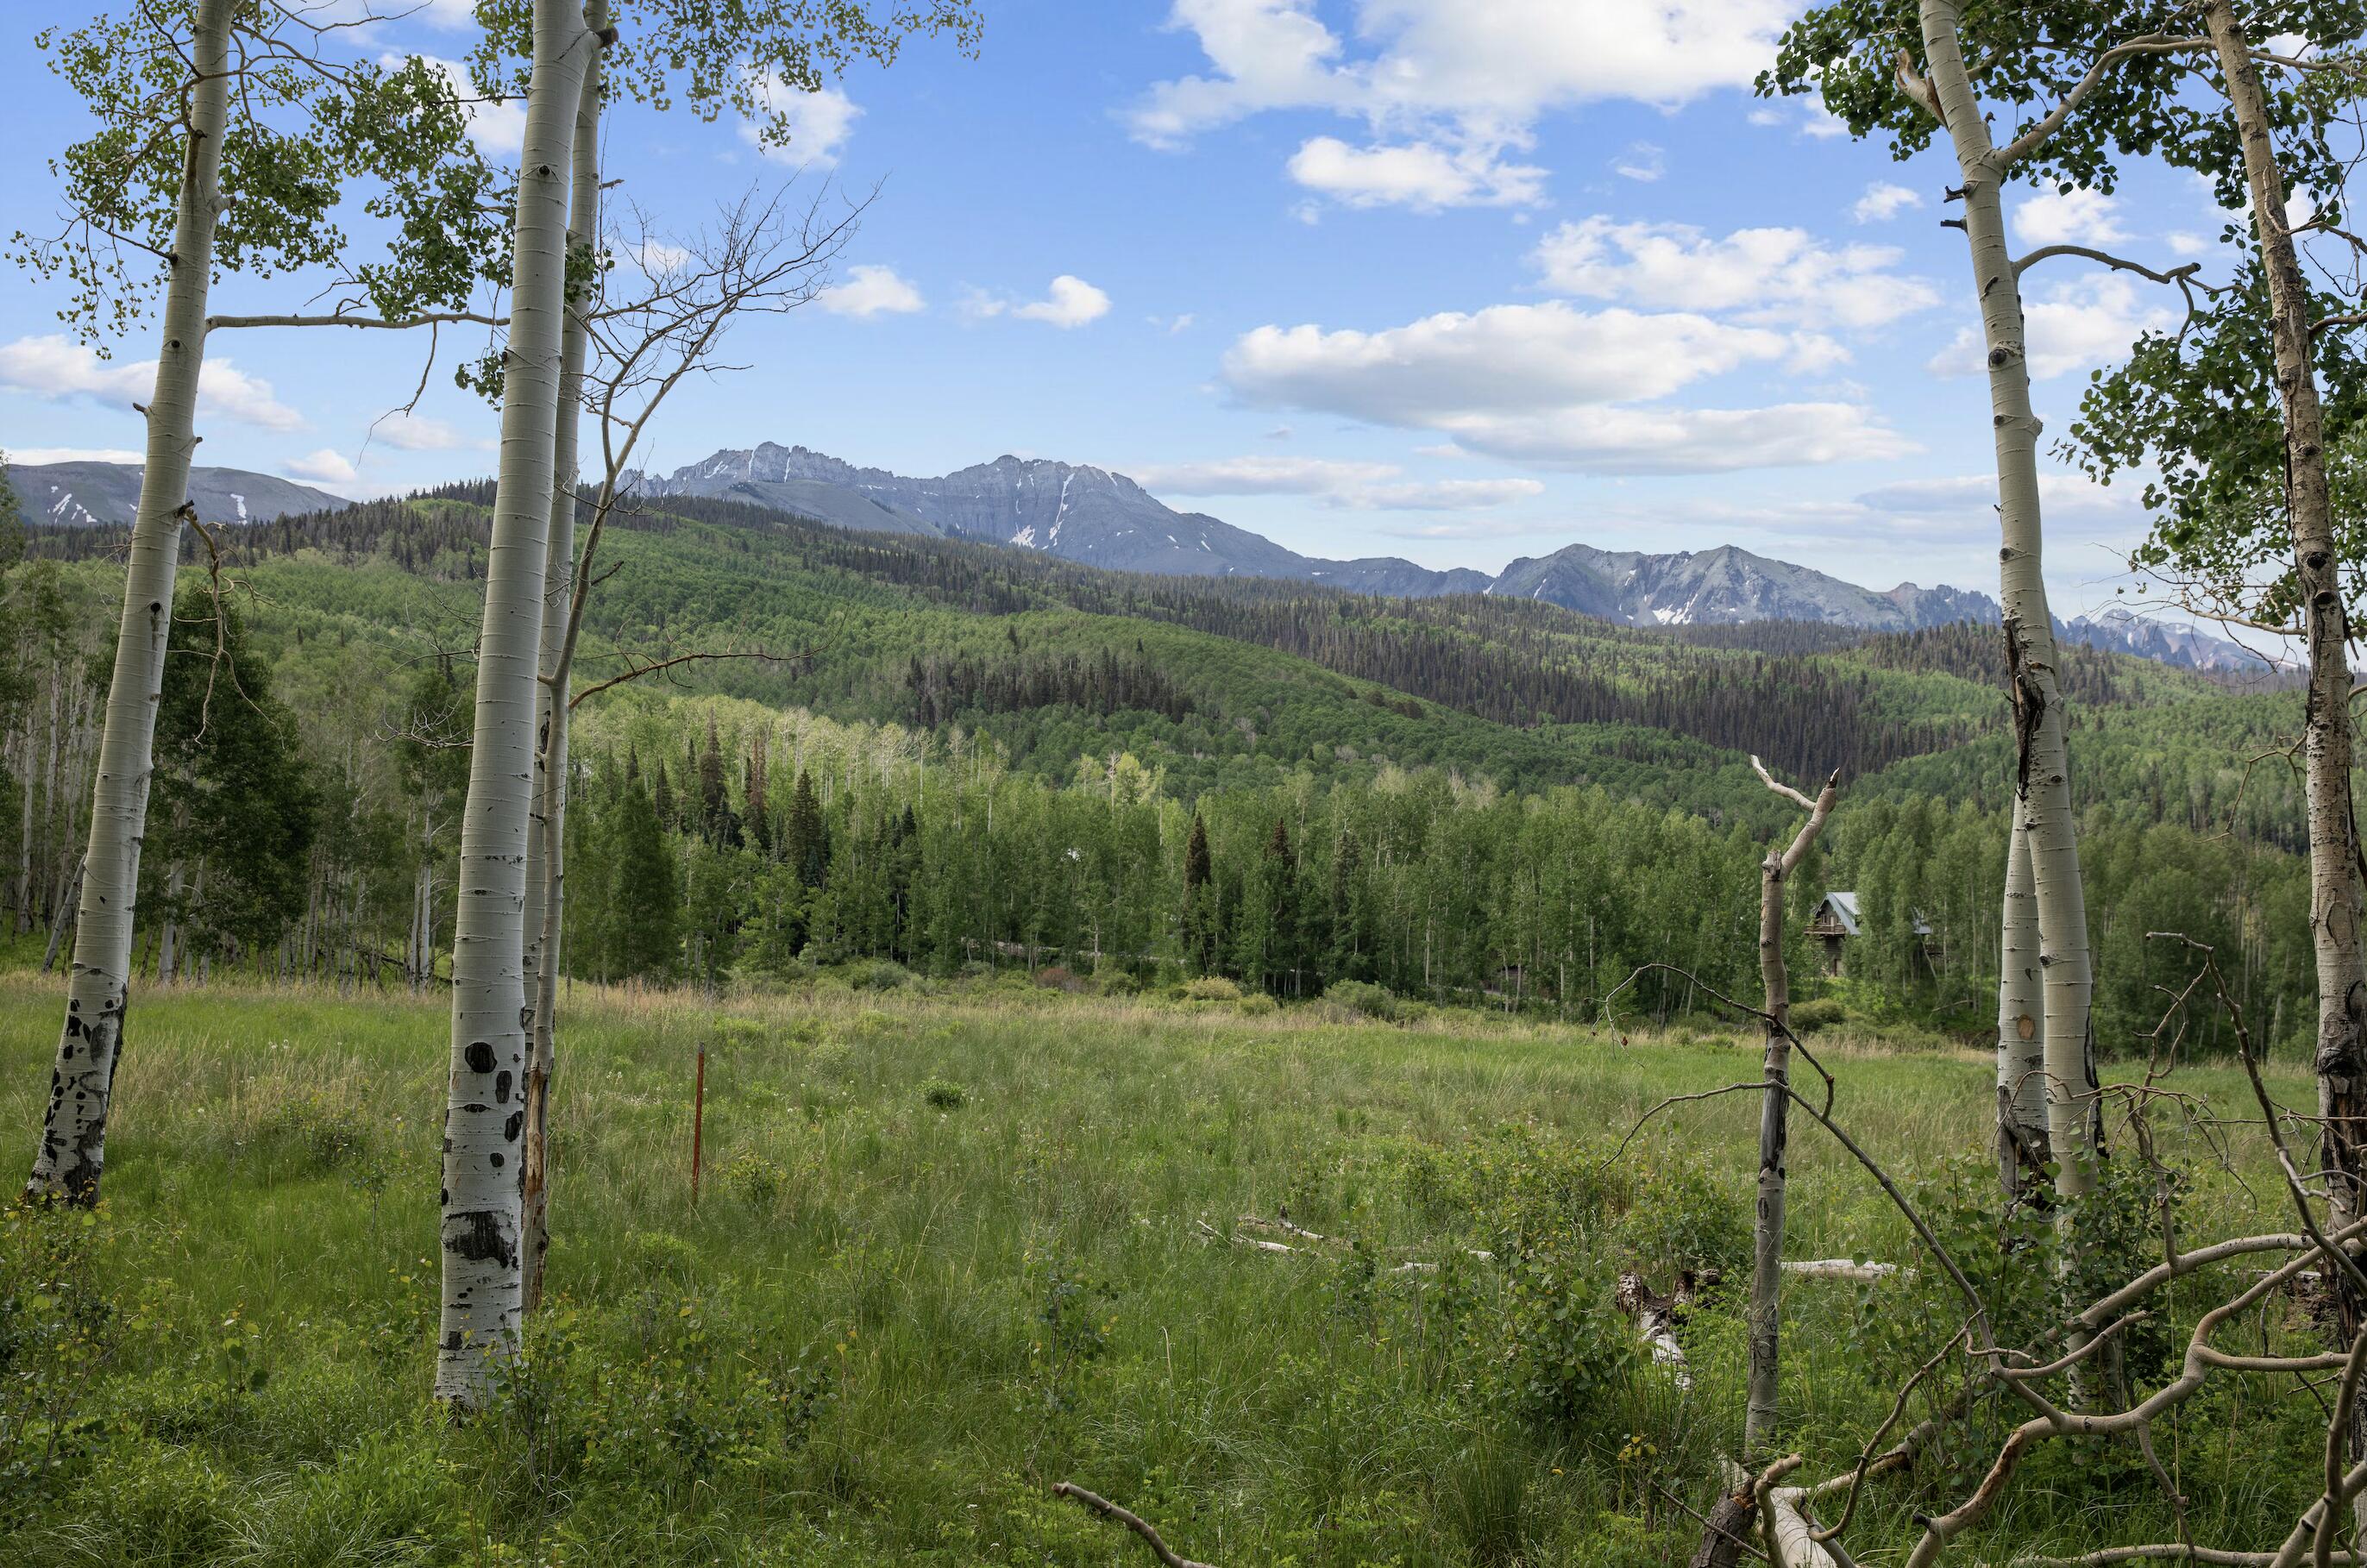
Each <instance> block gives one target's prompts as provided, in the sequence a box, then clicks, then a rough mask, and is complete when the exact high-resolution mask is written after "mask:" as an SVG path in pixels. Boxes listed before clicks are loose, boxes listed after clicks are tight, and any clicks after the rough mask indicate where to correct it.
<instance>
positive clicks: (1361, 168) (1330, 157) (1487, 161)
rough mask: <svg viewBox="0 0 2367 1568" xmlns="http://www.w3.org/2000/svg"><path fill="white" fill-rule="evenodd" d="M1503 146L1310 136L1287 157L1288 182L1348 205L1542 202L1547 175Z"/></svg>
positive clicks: (1430, 208) (1425, 208)
mask: <svg viewBox="0 0 2367 1568" xmlns="http://www.w3.org/2000/svg"><path fill="white" fill-rule="evenodd" d="M1501 151H1502V148H1501V145H1499V146H1492V147H1491V146H1488V145H1486V144H1483V143H1472V144H1470V145H1467V146H1465V147H1462V148H1460V149H1456V150H1452V151H1450V150H1449V149H1447V148H1445V147H1443V146H1440V145H1438V144H1437V143H1435V142H1431V141H1416V142H1410V143H1406V144H1403V145H1398V146H1389V145H1379V144H1376V145H1374V146H1371V147H1351V146H1350V145H1348V143H1346V142H1345V141H1341V140H1340V139H1339V138H1338V137H1336V136H1318V137H1314V138H1312V139H1311V140H1309V141H1307V142H1306V143H1305V144H1304V145H1302V146H1301V147H1300V148H1299V149H1298V151H1297V152H1295V153H1293V154H1292V155H1291V159H1290V177H1291V178H1292V179H1294V180H1296V181H1297V182H1298V183H1299V184H1300V185H1302V186H1306V187H1307V188H1308V190H1312V191H1317V192H1319V193H1321V194H1322V195H1325V196H1328V197H1331V198H1332V199H1333V200H1335V201H1340V202H1344V203H1346V204H1347V205H1348V206H1350V207H1409V208H1411V209H1413V210H1415V211H1417V212H1435V211H1437V210H1438V209H1441V208H1446V207H1525V206H1532V205H1534V204H1535V203H1537V202H1539V201H1542V200H1544V199H1545V174H1546V171H1545V170H1543V169H1540V168H1537V167H1535V166H1534V165H1532V164H1508V163H1505V162H1503V161H1502V159H1501V156H1500V154H1501Z"/></svg>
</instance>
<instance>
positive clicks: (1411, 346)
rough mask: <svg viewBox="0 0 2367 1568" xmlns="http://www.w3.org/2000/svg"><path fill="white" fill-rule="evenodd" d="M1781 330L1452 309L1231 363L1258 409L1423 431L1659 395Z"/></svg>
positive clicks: (1268, 336) (1272, 345)
mask: <svg viewBox="0 0 2367 1568" xmlns="http://www.w3.org/2000/svg"><path fill="white" fill-rule="evenodd" d="M1790 346H1791V344H1790V340H1789V339H1788V338H1786V337H1785V336H1784V335H1783V334H1782V333H1772V332H1767V331H1763V330H1761V329H1758V328H1753V327H1741V326H1731V325H1727V323H1724V322H1721V321H1711V320H1710V319H1709V318H1708V317H1706V316H1700V315H1692V314H1686V313H1682V312H1666V313H1661V314H1656V315H1645V314H1639V313H1638V312H1636V311H1633V310H1599V311H1588V310H1578V309H1576V308H1575V307H1573V306H1570V305H1568V304H1564V303H1562V302H1561V301H1558V300H1553V301H1548V302H1547V303H1545V304H1542V305H1493V306H1489V308H1488V309H1486V310H1479V311H1477V312H1473V313H1470V314H1466V313H1464V312H1461V311H1447V312H1444V313H1442V314H1439V315H1435V316H1428V317H1424V318H1423V319H1422V320H1421V321H1415V322H1412V323H1411V324H1410V325H1407V326H1402V327H1392V328H1389V329H1387V330H1386V331H1383V332H1377V333H1363V332H1355V331H1341V332H1325V331H1324V330H1323V329H1322V328H1320V327H1318V326H1297V327H1276V326H1265V327H1259V328H1257V329H1256V330H1254V331H1252V332H1250V333H1244V334H1243V335H1242V336H1241V337H1240V339H1238V340H1237V341H1236V342H1235V343H1234V344H1233V346H1232V347H1231V349H1229V351H1228V352H1227V353H1226V355H1225V362H1224V377H1225V380H1226V381H1227V383H1228V384H1229V385H1230V386H1231V387H1232V389H1234V390H1235V391H1237V392H1239V393H1240V394H1241V396H1243V397H1244V398H1246V399H1248V400H1250V401H1251V402H1258V403H1270V404H1277V405H1284V404H1296V405H1300V406H1304V407H1309V408H1319V409H1327V410H1330V411H1332V412H1339V413H1345V414H1348V415H1350V416H1352V417H1353V418H1358V419H1367V420H1371V421H1374V422H1375V423H1383V424H1425V423H1430V422H1431V420H1433V418H1434V417H1435V416H1436V415H1437V414H1439V413H1440V412H1442V411H1445V410H1452V409H1475V408H1502V409H1520V408H1530V407H1535V406H1537V405H1539V404H1541V403H1543V404H1562V403H1580V402H1610V401H1613V400H1623V399H1635V398H1656V397H1660V396H1663V395H1665V394H1667V393H1669V392H1672V391H1675V390H1676V389H1678V388H1680V387H1682V386H1684V385H1686V384H1687V383H1689V382H1692V381H1694V380H1697V379H1699V378H1702V377H1704V376H1709V375H1716V374H1718V373H1720V372H1723V371H1727V370H1731V369H1734V368H1735V367H1738V366H1741V365H1746V364H1750V363H1752V362H1754V361H1770V360H1777V359H1781V358H1782V357H1783V356H1784V354H1785V353H1786V352H1788V350H1789V349H1790Z"/></svg>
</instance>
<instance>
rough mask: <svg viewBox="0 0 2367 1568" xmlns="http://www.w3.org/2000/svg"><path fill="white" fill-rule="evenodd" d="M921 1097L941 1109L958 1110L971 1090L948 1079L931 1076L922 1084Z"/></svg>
mask: <svg viewBox="0 0 2367 1568" xmlns="http://www.w3.org/2000/svg"><path fill="white" fill-rule="evenodd" d="M921 1098H922V1099H923V1100H927V1101H928V1102H929V1103H930V1104H931V1105H934V1106H935V1107H936V1108H937V1109H938V1110H940V1111H958V1110H960V1109H961V1106H962V1102H963V1101H964V1100H968V1098H969V1091H968V1089H964V1088H962V1086H961V1085H959V1084H957V1083H954V1082H952V1081H950V1080H948V1079H946V1078H931V1079H930V1080H929V1081H928V1082H926V1083H924V1084H923V1085H922V1086H921Z"/></svg>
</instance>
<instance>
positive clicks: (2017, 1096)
mask: <svg viewBox="0 0 2367 1568" xmlns="http://www.w3.org/2000/svg"><path fill="white" fill-rule="evenodd" d="M2004 924H2005V931H2004V940H2003V942H2001V944H2000V950H1999V962H1998V1037H1997V1092H1998V1180H1999V1182H2000V1183H2001V1184H2003V1186H2004V1188H2005V1195H2006V1197H2007V1198H2008V1200H2013V1199H2018V1198H2022V1197H2023V1196H2025V1195H2027V1194H2028V1192H2029V1191H2030V1190H2031V1188H2032V1186H2033V1183H2035V1182H2039V1181H2043V1180H2044V1179H2045V1176H2044V1172H2045V1169H2046V1161H2047V1157H2048V1156H2047V1144H2046V1030H2045V1025H2044V1022H2043V1018H2044V1010H2045V998H2044V987H2043V985H2042V983H2041V981H2040V978H2039V973H2040V971H2039V964H2038V890H2037V887H2036V886H2035V885H2034V882H2033V873H2032V871H2031V865H2030V832H2029V829H2028V828H2027V827H2026V826H2025V825H2024V823H2023V819H2022V813H2021V812H2019V811H2017V812H2015V813H2014V814H2013V830H2012V835H2011V838H2010V842H2009V845H2008V848H2007V851H2006V863H2005V922H2004Z"/></svg>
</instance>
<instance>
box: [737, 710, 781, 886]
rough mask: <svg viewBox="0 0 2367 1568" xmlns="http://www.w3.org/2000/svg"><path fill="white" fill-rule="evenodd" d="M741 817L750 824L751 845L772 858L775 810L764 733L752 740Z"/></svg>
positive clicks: (749, 840)
mask: <svg viewBox="0 0 2367 1568" xmlns="http://www.w3.org/2000/svg"><path fill="white" fill-rule="evenodd" d="M741 795H742V805H741V808H740V815H741V818H742V820H743V821H744V822H745V823H746V824H747V829H748V844H749V847H750V848H752V849H753V850H754V851H755V852H757V853H759V854H761V855H764V856H765V857H766V858H768V859H769V858H770V857H771V855H772V852H773V808H772V804H771V801H770V800H769V798H768V791H767V786H766V784H765V779H764V731H763V730H761V729H759V730H758V731H756V733H755V734H754V735H753V736H751V737H750V738H749V741H748V775H747V778H746V779H745V780H744V781H743V782H742V785H741Z"/></svg>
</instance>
